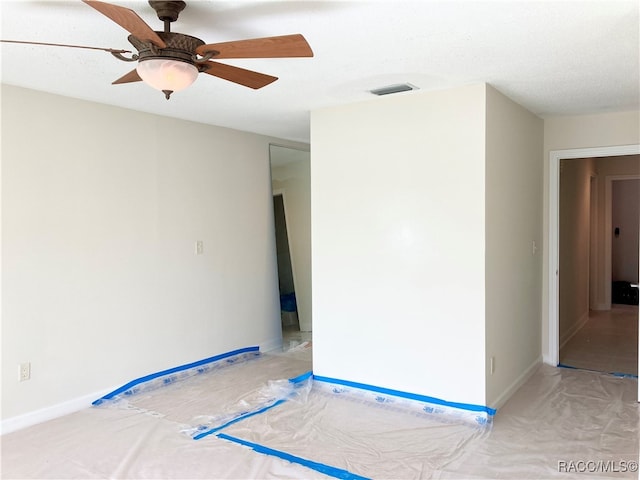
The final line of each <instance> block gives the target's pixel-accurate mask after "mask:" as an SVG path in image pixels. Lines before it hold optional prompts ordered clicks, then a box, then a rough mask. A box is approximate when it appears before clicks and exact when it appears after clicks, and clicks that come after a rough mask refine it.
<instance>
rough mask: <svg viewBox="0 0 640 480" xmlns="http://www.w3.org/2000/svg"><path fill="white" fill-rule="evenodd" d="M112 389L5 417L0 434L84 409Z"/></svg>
mask: <svg viewBox="0 0 640 480" xmlns="http://www.w3.org/2000/svg"><path fill="white" fill-rule="evenodd" d="M112 390H113V388H110V389H107V390H101V391H99V392H95V393H90V394H88V395H83V396H82V397H78V398H74V399H72V400H68V401H66V402H62V403H58V404H56V405H52V406H50V407H45V408H41V409H40V410H34V411H33V412H29V413H24V414H22V415H18V416H15V417H10V418H6V419H4V420H2V422H0V435H4V434H6V433H11V432H15V431H16V430H21V429H23V428H27V427H31V426H32V425H37V424H38V423H42V422H46V421H48V420H53V419H54V418H58V417H63V416H65V415H69V414H70V413H74V412H77V411H79V410H84V409H85V408H88V407H90V406H91V402H93V401H94V400H95V399H96V398H101V397H102V396H104V395H106V394H107V393H109V392H110V391H112Z"/></svg>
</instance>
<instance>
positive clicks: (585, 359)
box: [560, 305, 638, 375]
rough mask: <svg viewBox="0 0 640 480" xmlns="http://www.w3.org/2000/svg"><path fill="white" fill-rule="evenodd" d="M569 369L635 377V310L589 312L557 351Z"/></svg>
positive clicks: (616, 307)
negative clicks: (583, 322)
mask: <svg viewBox="0 0 640 480" xmlns="http://www.w3.org/2000/svg"><path fill="white" fill-rule="evenodd" d="M560 363H562V364H564V365H570V366H572V367H578V368H585V369H589V370H597V371H600V372H618V373H627V374H632V375H638V307H637V306H633V305H613V306H612V308H611V310H609V311H593V310H592V311H591V312H590V314H589V320H587V323H586V324H585V325H584V326H583V327H582V328H581V329H580V330H579V331H578V332H577V333H576V334H575V335H574V336H573V338H571V340H569V342H567V344H566V345H565V346H564V347H563V348H561V350H560Z"/></svg>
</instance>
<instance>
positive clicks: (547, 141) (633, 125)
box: [542, 111, 640, 354]
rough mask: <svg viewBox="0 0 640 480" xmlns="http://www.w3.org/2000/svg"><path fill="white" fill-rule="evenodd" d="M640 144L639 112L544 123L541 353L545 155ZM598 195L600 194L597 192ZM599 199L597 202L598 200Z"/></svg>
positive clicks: (545, 292) (545, 347)
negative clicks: (581, 149) (553, 152)
mask: <svg viewBox="0 0 640 480" xmlns="http://www.w3.org/2000/svg"><path fill="white" fill-rule="evenodd" d="M639 143H640V112H639V111H629V112H615V113H603V114H598V115H580V116H567V117H553V118H546V119H545V120H544V156H543V158H542V162H543V166H544V177H543V179H544V183H543V188H544V190H543V202H544V203H543V263H542V351H543V353H544V354H547V352H549V342H548V339H549V331H548V330H549V328H548V327H549V318H548V312H549V268H548V267H549V245H548V240H549V152H550V151H552V150H566V149H574V148H595V147H608V146H617V145H634V144H639ZM598 192H599V193H602V192H603V190H601V189H600V188H599V189H598ZM600 196H601V195H599V197H598V198H599V199H600Z"/></svg>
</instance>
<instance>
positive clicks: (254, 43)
mask: <svg viewBox="0 0 640 480" xmlns="http://www.w3.org/2000/svg"><path fill="white" fill-rule="evenodd" d="M211 51H214V52H217V53H216V54H215V55H214V58H215V59H216V60H217V59H219V58H285V57H313V51H312V50H311V47H310V46H309V44H308V43H307V41H306V40H305V38H304V37H303V36H302V35H300V34H299V33H297V34H294V35H282V36H280V37H264V38H252V39H249V40H236V41H233V42H223V43H210V44H208V45H201V46H199V47H198V48H196V53H197V54H198V55H201V56H205V55H206V54H207V52H211Z"/></svg>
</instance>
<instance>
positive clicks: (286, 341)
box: [282, 325, 311, 351]
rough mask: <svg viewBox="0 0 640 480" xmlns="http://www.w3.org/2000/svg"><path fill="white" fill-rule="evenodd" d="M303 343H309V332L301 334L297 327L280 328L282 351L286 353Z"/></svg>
mask: <svg viewBox="0 0 640 480" xmlns="http://www.w3.org/2000/svg"><path fill="white" fill-rule="evenodd" d="M304 342H311V332H301V331H300V328H299V327H298V325H292V326H283V327H282V350H284V351H287V350H289V349H291V348H294V347H297V346H298V345H300V344H301V343H304Z"/></svg>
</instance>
